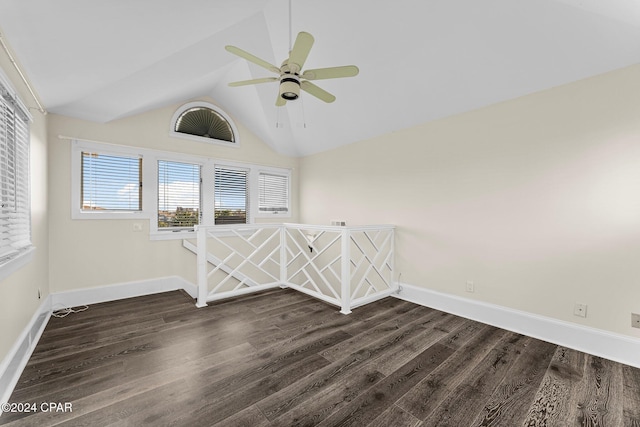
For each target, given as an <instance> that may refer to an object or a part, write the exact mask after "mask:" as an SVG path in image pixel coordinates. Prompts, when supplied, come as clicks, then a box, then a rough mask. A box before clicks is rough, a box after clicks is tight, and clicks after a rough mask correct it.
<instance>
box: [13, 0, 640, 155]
mask: <svg viewBox="0 0 640 427" xmlns="http://www.w3.org/2000/svg"><path fill="white" fill-rule="evenodd" d="M291 4H292V8H291V9H292V15H291V16H292V32H293V35H294V37H295V35H296V34H297V33H298V32H299V31H307V32H310V33H311V34H313V36H314V37H315V44H314V46H313V48H312V50H311V53H310V55H309V57H308V59H307V62H306V64H305V68H306V69H310V68H322V67H330V66H339V65H349V64H355V65H357V66H358V67H359V68H360V74H359V75H358V76H357V77H353V78H345V79H336V80H322V81H318V82H316V83H317V84H318V85H319V86H321V87H322V88H324V89H325V90H327V91H329V92H331V93H332V94H334V95H335V96H336V98H337V99H336V101H335V102H334V103H332V104H326V103H324V102H322V101H320V100H318V99H316V98H314V97H312V96H310V95H309V94H307V93H304V92H303V93H302V95H301V100H298V101H295V102H290V103H288V104H287V105H286V106H285V107H280V108H278V107H276V106H275V99H276V95H277V91H278V85H277V84H276V83H265V84H261V85H257V86H244V87H235V88H232V87H228V83H229V82H232V81H237V80H245V79H253V78H260V77H267V76H271V74H270V73H269V71H267V70H265V69H264V68H261V67H259V66H256V65H254V64H249V63H247V61H245V60H243V59H240V58H238V57H237V56H234V55H232V54H230V53H229V52H227V51H226V50H225V49H224V47H225V45H229V44H230V45H235V46H238V47H240V48H242V49H244V50H246V51H248V52H251V53H253V54H254V55H256V56H259V57H261V58H263V59H265V60H267V61H269V62H270V63H272V64H275V65H280V63H281V62H282V61H283V60H284V59H285V58H286V57H287V56H288V50H289V46H290V31H289V0H242V1H238V0H181V1H175V0H93V1H86V0H56V1H51V0H2V2H0V30H1V31H2V34H3V37H4V38H5V39H6V40H7V42H8V44H9V45H10V46H11V48H12V49H13V51H14V53H15V56H16V58H17V59H18V61H19V63H20V64H21V65H22V66H23V68H24V70H25V72H26V74H27V75H28V77H29V79H30V81H31V82H32V84H33V86H34V87H35V90H36V91H37V93H38V94H39V96H40V98H41V100H42V102H43V103H44V105H45V107H46V108H47V109H48V110H49V111H50V112H53V113H58V114H63V115H68V116H72V117H78V118H82V119H87V120H93V121H98V122H109V121H112V120H116V119H119V118H123V117H127V116H131V115H134V114H138V113H141V112H144V111H147V110H151V109H155V108H158V107H162V106H166V105H170V104H173V103H176V102H180V101H187V100H190V99H193V98H197V97H202V96H208V97H211V98H213V99H214V100H215V102H216V103H217V104H218V105H219V106H220V107H221V108H222V109H223V110H224V111H226V112H227V113H229V114H230V115H231V116H232V117H233V118H234V119H235V120H236V121H238V122H240V123H242V124H243V125H244V126H246V127H247V128H249V129H250V130H251V131H252V132H253V133H255V134H256V135H258V136H259V137H260V138H261V139H263V140H264V141H265V142H266V143H268V144H269V145H271V146H272V147H273V148H274V149H275V150H277V151H278V152H280V153H283V154H287V155H294V156H303V155H308V154H311V153H315V152H319V151H323V150H327V149H331V148H334V147H338V146H340V145H344V144H348V143H351V142H355V141H359V140H363V139H367V138H371V137H373V136H376V135H380V134H385V133H390V132H393V131H395V130H398V129H402V128H407V127H411V126H414V125H417V124H421V123H425V122H428V121H431V120H435V119H438V118H442V117H446V116H449V115H453V114H457V113H461V112H464V111H468V110H472V109H476V108H479V107H483V106H486V105H490V104H493V103H496V102H500V101H504V100H508V99H512V98H515V97H519V96H523V95H526V94H529V93H533V92H536V91H540V90H544V89H548V88H552V87H555V86H559V85H562V84H565V83H569V82H572V81H575V80H579V79H583V78H586V77H590V76H593V75H597V74H601V73H604V72H607V71H611V70H614V69H617V68H622V67H625V66H629V65H632V64H636V63H639V62H640V2H639V1H638V0H606V1H603V0H481V1H480V0H394V1H391V0H349V1H344V0H322V1H311V0H292V1H291ZM639 78H640V76H639ZM594 102H597V100H594Z"/></svg>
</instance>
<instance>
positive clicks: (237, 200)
mask: <svg viewBox="0 0 640 427" xmlns="http://www.w3.org/2000/svg"><path fill="white" fill-rule="evenodd" d="M248 177H249V171H247V170H242V169H235V168H230V167H223V166H216V168H215V191H214V194H215V196H214V200H215V208H214V218H215V224H246V223H247V222H248V216H247V212H248V207H249V193H248V187H249V183H248Z"/></svg>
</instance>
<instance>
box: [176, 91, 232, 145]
mask: <svg viewBox="0 0 640 427" xmlns="http://www.w3.org/2000/svg"><path fill="white" fill-rule="evenodd" d="M196 107H203V108H209V109H211V110H213V111H215V112H216V113H218V114H219V115H221V116H222V118H224V119H225V120H226V121H227V123H229V126H230V127H231V132H233V137H234V141H233V142H231V141H224V140H222V139H215V138H204V137H201V136H197V135H190V134H188V133H183V132H176V131H175V128H176V121H177V120H178V118H179V117H180V116H181V115H182V114H183V113H184V112H185V111H187V110H190V109H192V108H196ZM170 126H171V127H170V128H169V136H172V137H175V138H180V139H188V140H190V141H197V142H204V143H206V144H215V145H220V146H224V147H234V148H240V132H238V128H237V127H236V124H235V123H234V122H233V120H232V119H231V117H229V115H228V114H227V113H225V112H224V111H222V109H220V108H219V107H217V106H215V105H213V104H211V103H209V102H205V101H194V102H188V103H186V104H184V105H182V106H181V107H180V108H178V109H177V110H176V112H175V113H173V117H171V122H170Z"/></svg>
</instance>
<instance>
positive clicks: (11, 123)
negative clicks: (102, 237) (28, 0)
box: [0, 75, 31, 266]
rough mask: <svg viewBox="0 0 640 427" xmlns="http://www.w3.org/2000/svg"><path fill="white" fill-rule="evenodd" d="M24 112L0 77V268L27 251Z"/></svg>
mask: <svg viewBox="0 0 640 427" xmlns="http://www.w3.org/2000/svg"><path fill="white" fill-rule="evenodd" d="M27 111H28V110H27V109H26V107H24V106H23V105H22V103H21V102H20V101H19V100H18V99H17V97H16V96H15V95H14V94H13V92H12V91H11V90H10V88H9V85H8V84H5V83H4V78H3V76H2V75H0V266H3V265H5V264H7V263H8V262H10V261H12V260H13V259H15V258H17V257H18V256H20V255H21V254H23V253H26V252H27V251H28V250H29V249H30V248H31V206H30V194H29V120H30V116H29V114H28V113H27Z"/></svg>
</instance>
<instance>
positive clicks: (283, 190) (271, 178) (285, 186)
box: [258, 172, 289, 214]
mask: <svg viewBox="0 0 640 427" xmlns="http://www.w3.org/2000/svg"><path fill="white" fill-rule="evenodd" d="M258 190H259V196H258V200H259V202H258V211H259V212H265V213H269V212H271V213H274V214H278V213H287V212H289V177H288V176H287V175H279V174H273V173H266V172H260V173H259V175H258Z"/></svg>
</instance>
